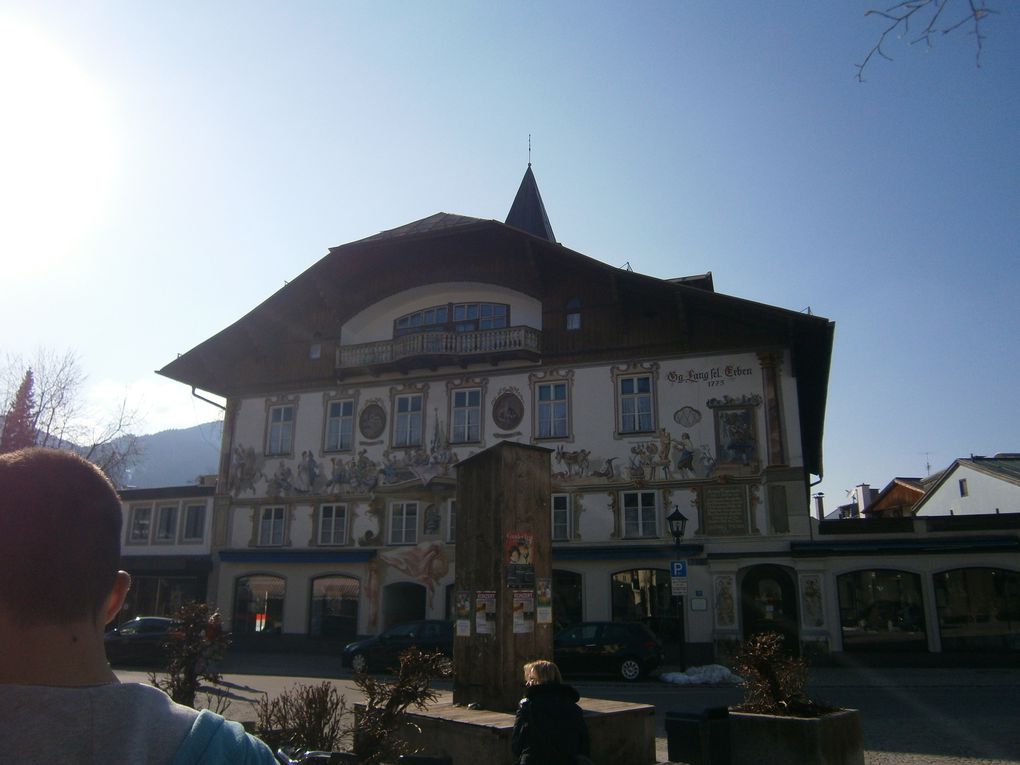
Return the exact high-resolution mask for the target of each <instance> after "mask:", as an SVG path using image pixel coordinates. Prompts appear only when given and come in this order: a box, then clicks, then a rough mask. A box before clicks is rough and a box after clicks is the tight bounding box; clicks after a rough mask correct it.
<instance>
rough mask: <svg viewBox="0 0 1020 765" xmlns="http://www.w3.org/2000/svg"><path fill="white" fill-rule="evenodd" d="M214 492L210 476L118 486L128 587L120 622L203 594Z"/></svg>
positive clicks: (170, 610) (162, 611) (164, 611)
mask: <svg viewBox="0 0 1020 765" xmlns="http://www.w3.org/2000/svg"><path fill="white" fill-rule="evenodd" d="M214 493H215V481H208V482H206V483H204V484H200V485H197V486H168V487H162V488H158V489H123V490H121V492H120V499H121V510H122V512H123V517H124V524H123V534H122V539H121V565H122V566H123V567H124V569H125V570H127V571H129V572H130V573H131V591H130V592H129V593H128V596H127V599H126V601H125V603H124V608H123V610H122V611H121V614H120V617H119V621H125V620H126V619H130V618H131V617H134V616H169V615H171V614H172V613H173V612H174V611H175V610H176V609H177V607H178V606H180V605H181V603H183V602H185V601H188V600H207V599H208V597H209V593H208V591H207V584H208V577H209V572H210V571H211V570H212V556H211V549H212V544H211V542H212V533H211V531H212V517H213V496H214Z"/></svg>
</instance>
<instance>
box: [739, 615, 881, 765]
mask: <svg viewBox="0 0 1020 765" xmlns="http://www.w3.org/2000/svg"><path fill="white" fill-rule="evenodd" d="M782 641H783V639H782V637H781V636H780V635H777V634H775V633H764V634H760V635H755V636H754V637H752V638H751V639H750V640H748V641H747V642H745V643H744V645H743V647H742V648H741V651H740V653H739V654H738V655H737V659H736V662H735V666H734V669H735V670H736V672H737V673H738V674H740V675H742V676H743V678H744V682H743V683H742V685H743V688H744V703H743V704H740V705H738V706H735V707H732V708H731V709H730V713H729V717H728V725H729V732H730V736H729V743H730V758H731V759H730V762H731V763H732V765H760V764H761V763H763V762H782V763H787V762H789V763H798V765H864V736H863V733H862V731H861V721H860V715H859V714H858V712H857V710H856V709H839V708H836V707H830V706H826V705H823V704H819V703H817V702H815V701H812V700H811V699H810V698H808V695H807V679H808V664H807V662H806V661H805V660H804V659H797V658H794V657H793V656H791V655H789V654H788V653H786V651H785V650H784V649H783V643H782Z"/></svg>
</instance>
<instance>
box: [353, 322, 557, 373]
mask: <svg viewBox="0 0 1020 765" xmlns="http://www.w3.org/2000/svg"><path fill="white" fill-rule="evenodd" d="M541 339H542V333H541V332H540V331H539V330H537V329H535V328H533V327H507V328H505V329H484V330H481V331H479V332H421V333H418V334H414V335H403V336H401V337H397V338H394V339H393V340H383V341H380V342H377V343H360V344H358V345H345V346H341V347H340V348H339V349H337V367H338V368H339V369H351V368H360V367H376V366H381V365H387V364H394V363H397V362H400V361H403V360H410V359H414V358H418V357H437V356H439V357H442V356H446V357H451V358H457V357H460V358H464V357H469V356H492V355H499V354H514V353H515V352H516V353H520V352H524V353H526V354H535V355H537V354H538V353H539V352H540V350H541V347H540V346H541Z"/></svg>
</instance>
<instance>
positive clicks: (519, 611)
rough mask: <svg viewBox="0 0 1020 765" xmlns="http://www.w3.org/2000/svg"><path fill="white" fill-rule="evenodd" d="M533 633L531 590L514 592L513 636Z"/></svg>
mask: <svg viewBox="0 0 1020 765" xmlns="http://www.w3.org/2000/svg"><path fill="white" fill-rule="evenodd" d="M534 631H535V593H534V592H533V591H532V590H514V634H515V635H526V634H528V633H529V632H534Z"/></svg>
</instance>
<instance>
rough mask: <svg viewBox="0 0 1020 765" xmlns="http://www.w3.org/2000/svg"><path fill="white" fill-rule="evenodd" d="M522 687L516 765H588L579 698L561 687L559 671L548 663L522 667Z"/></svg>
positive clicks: (514, 746)
mask: <svg viewBox="0 0 1020 765" xmlns="http://www.w3.org/2000/svg"><path fill="white" fill-rule="evenodd" d="M524 685H525V686H526V687H525V690H524V698H523V699H521V703H520V704H519V705H518V707H517V719H516V720H515V722H514V735H513V742H512V751H513V754H514V757H516V758H517V763H518V765H578V763H590V762H591V761H590V760H589V759H588V755H589V742H588V727H587V726H586V725H585V723H584V716H583V713H582V712H581V708H580V707H579V706H578V705H577V702H578V700H579V699H580V698H581V697H580V695H579V694H578V693H577V691H576V690H574V689H573V688H572V687H571V686H569V685H564V684H563V678H562V677H561V676H560V670H559V667H557V666H556V665H555V664H553V663H552V662H551V661H533V662H531V663H530V664H525V665H524Z"/></svg>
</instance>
